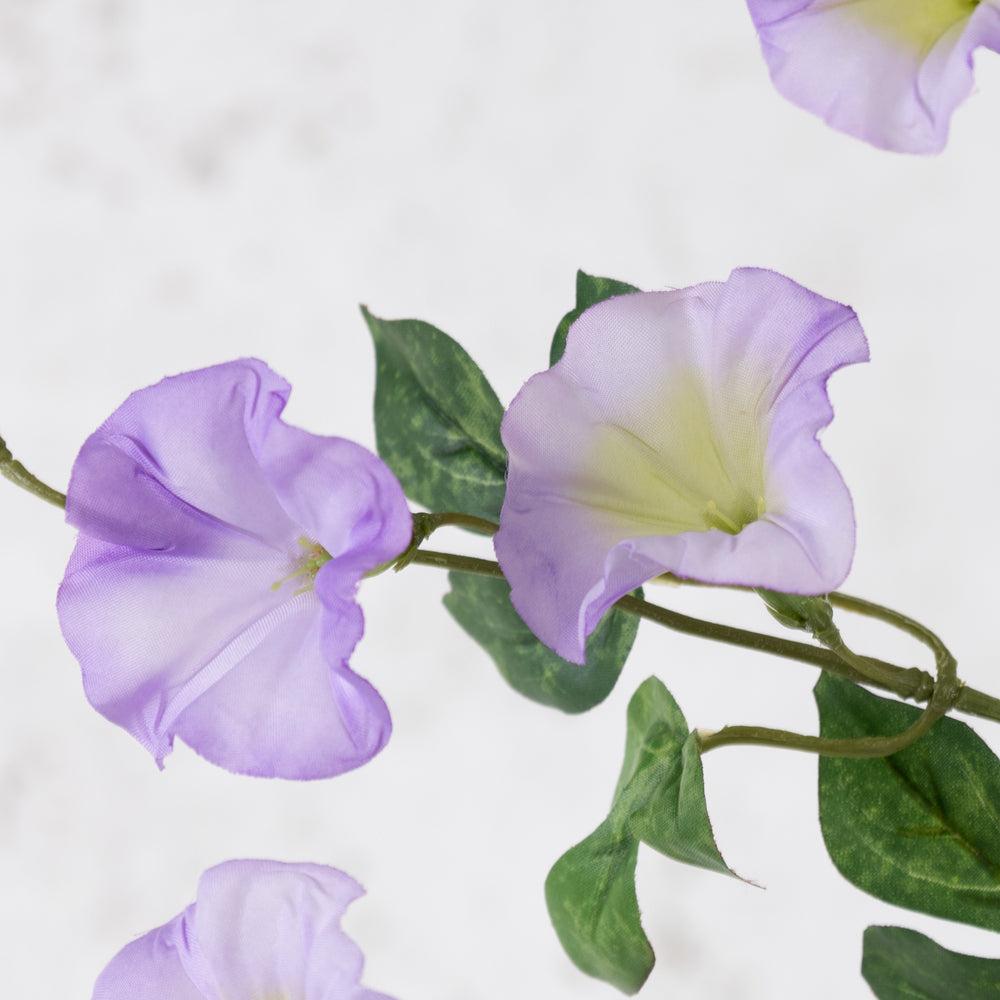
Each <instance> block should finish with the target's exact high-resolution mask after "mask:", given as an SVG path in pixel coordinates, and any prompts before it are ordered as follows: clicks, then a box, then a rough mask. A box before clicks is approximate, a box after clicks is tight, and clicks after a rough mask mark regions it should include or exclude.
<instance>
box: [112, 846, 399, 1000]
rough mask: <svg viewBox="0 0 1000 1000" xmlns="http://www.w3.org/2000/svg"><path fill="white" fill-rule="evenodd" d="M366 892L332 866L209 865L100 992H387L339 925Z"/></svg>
mask: <svg viewBox="0 0 1000 1000" xmlns="http://www.w3.org/2000/svg"><path fill="white" fill-rule="evenodd" d="M363 894H364V890H363V889H362V888H361V886H359V885H358V883H357V882H355V881H354V879H352V878H351V877H350V876H349V875H345V874H344V873H343V872H340V871H337V870H336V869H335V868H327V867H326V866H324V865H310V864H282V863H281V862H278V861H227V862H226V863H225V864H221V865H217V866H216V867H215V868H209V870H208V871H207V872H205V873H204V874H203V875H202V876H201V879H200V880H199V882H198V898H197V900H196V901H195V902H194V903H192V904H191V905H190V906H189V907H188V908H187V909H186V910H185V911H184V912H183V913H180V914H178V915H177V916H176V917H174V919H173V920H171V921H170V922H169V923H166V924H164V925H163V926H162V927H157V928H156V930H153V931H150V932H149V933H148V934H145V935H143V936H142V937H141V938H138V939H137V940H135V941H133V942H132V943H131V944H128V945H126V946H125V947H124V948H123V949H122V950H121V951H120V952H118V954H117V955H116V956H115V957H114V958H113V959H112V960H111V962H110V964H109V965H108V966H107V968H106V969H105V970H104V971H103V972H102V973H101V975H100V976H99V977H98V980H97V983H96V984H95V986H94V995H93V1000H389V998H388V997H386V996H384V995H383V994H381V993H373V992H372V991H371V990H367V989H365V988H364V987H363V986H361V985H360V979H361V972H362V969H363V966H364V958H363V956H362V954H361V952H360V950H359V949H358V947H357V945H355V944H354V942H353V941H351V939H350V938H349V937H348V936H347V935H346V934H345V933H344V932H343V931H342V930H341V929H340V919H341V917H342V916H343V915H344V911H345V910H346V909H347V907H348V906H349V905H350V904H351V903H352V902H353V901H354V900H355V899H357V898H358V897H359V896H361V895H363Z"/></svg>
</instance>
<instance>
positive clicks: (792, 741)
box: [698, 700, 948, 758]
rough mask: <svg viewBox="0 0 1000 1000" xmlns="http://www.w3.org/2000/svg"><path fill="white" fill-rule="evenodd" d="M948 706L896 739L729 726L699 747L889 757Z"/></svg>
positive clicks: (931, 709)
mask: <svg viewBox="0 0 1000 1000" xmlns="http://www.w3.org/2000/svg"><path fill="white" fill-rule="evenodd" d="M947 711H948V709H947V708H946V707H945V706H944V705H939V704H936V703H935V702H934V701H933V700H932V701H931V703H930V704H929V705H928V706H927V707H926V708H925V709H924V710H923V712H921V713H920V717H919V718H918V719H917V721H916V722H914V723H913V725H912V726H910V727H909V728H908V729H905V730H903V732H901V733H899V734H898V735H896V736H862V737H858V738H855V739H845V740H833V739H826V738H825V737H822V736H803V735H801V734H800V733H790V732H788V731H787V730H785V729H768V728H767V727H766V726H726V727H725V728H724V729H720V730H719V731H718V732H715V733H702V732H699V733H698V745H699V747H700V748H701V752H702V753H703V754H705V753H708V751H709V750H714V749H716V747H724V746H735V745H737V744H743V745H746V746H766V747H782V748H783V749H786V750H803V751H805V752H807V753H818V754H821V755H822V756H823V757H857V758H865V757H888V756H889V755H890V754H894V753H899V751H900V750H905V749H906V748H907V747H908V746H909V745H910V744H911V743H914V742H916V741H917V740H919V739H920V737H921V736H923V735H924V734H925V733H926V732H927V730H929V729H930V728H931V726H933V725H934V723H935V722H937V720H938V719H940V718H941V716H942V715H945V714H946V713H947Z"/></svg>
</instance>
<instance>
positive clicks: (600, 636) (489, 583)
mask: <svg viewBox="0 0 1000 1000" xmlns="http://www.w3.org/2000/svg"><path fill="white" fill-rule="evenodd" d="M448 580H449V582H450V584H451V590H450V592H449V593H448V594H446V595H445V598H444V604H445V607H446V608H447V609H448V610H449V611H450V612H451V615H452V617H453V618H454V619H455V621H457V622H458V624H459V625H461V626H462V628H463V629H465V631H466V632H468V634H469V635H470V636H471V637H472V638H473V639H475V640H476V642H478V643H479V644H480V645H481V646H482V647H483V648H484V649H485V650H486V652H487V653H489V654H490V656H491V657H492V658H493V662H494V663H495V664H496V665H497V669H498V670H499V671H500V673H501V674H502V675H503V677H504V679H505V680H506V681H507V683H508V684H510V686H511V687H513V688H514V689H515V690H517V691H519V692H520V693H521V694H523V695H525V696H526V697H528V698H531V699H532V700H533V701H537V702H541V704H543V705H552V706H553V707H555V708H559V709H562V710H563V711H564V712H586V711H587V710H588V709H591V708H593V707H594V706H595V705H597V704H599V703H600V702H602V701H603V700H604V699H605V698H606V697H607V696H608V694H609V693H610V691H611V689H612V688H613V687H614V686H615V682H616V681H617V680H618V675H619V674H620V673H621V670H622V667H623V666H624V665H625V660H626V659H627V657H628V654H629V651H630V650H631V649H632V643H633V641H634V640H635V635H636V632H637V631H638V628H639V619H638V618H637V617H636V616H635V615H630V614H628V613H626V612H624V611H619V610H618V609H617V608H612V609H611V611H609V612H608V613H607V614H606V615H605V616H604V618H603V619H602V620H601V623H600V624H599V625H598V626H597V628H596V629H595V630H594V632H593V633H592V635H591V636H590V638H589V639H588V640H587V662H586V664H585V665H584V666H579V665H578V664H576V663H569V662H567V661H566V660H564V659H563V658H562V657H561V656H558V655H556V654H555V653H553V652H552V650H551V649H549V648H548V647H547V646H544V645H542V643H540V642H539V641H538V640H537V639H536V638H535V636H534V634H533V633H532V631H531V629H529V628H528V626H527V625H525V624H524V622H523V621H522V620H521V616H520V615H519V614H518V613H517V611H515V610H514V606H513V605H512V604H511V603H510V587H509V586H508V585H507V582H506V581H505V580H499V579H493V578H491V577H483V576H472V575H471V574H468V573H449V575H448Z"/></svg>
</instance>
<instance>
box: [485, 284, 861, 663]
mask: <svg viewBox="0 0 1000 1000" xmlns="http://www.w3.org/2000/svg"><path fill="white" fill-rule="evenodd" d="M867 359H868V346H867V342H866V341H865V337H864V334H863V333H862V330H861V326H860V324H859V323H858V320H857V317H856V316H855V314H854V312H853V310H851V309H849V308H848V307H847V306H843V305H839V304H838V303H836V302H831V301H830V300H829V299H825V298H823V297H822V296H819V295H816V294H815V293H813V292H810V291H809V290H808V289H805V288H803V287H802V286H801V285H797V284H796V283H795V282H794V281H791V280H790V279H788V278H785V277H783V276H782V275H780V274H775V273H774V272H772V271H762V270H754V269H741V270H737V271H734V272H733V273H732V274H731V275H730V276H729V279H728V280H727V281H725V282H708V283H706V284H703V285H695V286H693V287H691V288H683V289H680V290H678V291H670V292H637V293H635V294H631V295H622V296H619V297H617V298H612V299H608V300H606V301H604V302H601V303H599V304H597V305H595V306H592V307H591V308H590V309H588V310H587V311H586V312H585V313H583V315H582V316H580V318H579V319H577V320H576V322H575V323H574V324H573V325H572V326H571V327H570V330H569V338H568V341H567V344H566V352H565V354H564V355H563V357H562V359H561V360H560V361H558V362H557V363H556V364H555V365H553V367H552V368H550V369H549V370H548V371H545V372H541V373H540V374H538V375H535V376H533V377H532V378H531V379H530V380H529V381H528V382H527V384H526V385H525V386H524V387H523V388H522V389H521V391H520V392H519V393H518V395H517V397H516V398H515V399H514V401H513V402H512V403H511V405H510V408H509V409H508V410H507V412H506V414H505V415H504V418H503V425H502V432H501V433H502V437H503V442H504V444H505V445H506V446H507V450H508V452H509V455H510V464H509V469H508V474H507V492H506V495H505V498H504V502H503V508H502V510H501V512H500V530H499V532H498V533H497V535H496V539H495V545H496V552H497V558H498V559H499V561H500V565H501V566H502V567H503V571H504V573H505V574H506V576H507V579H508V581H509V582H510V584H511V587H512V594H511V599H512V600H513V603H514V606H515V607H516V608H517V610H518V612H519V613H520V615H521V617H522V618H523V619H524V620H525V622H526V623H527V624H528V626H529V627H530V628H531V629H532V630H533V631H534V632H535V634H536V635H537V636H538V637H539V638H540V639H541V640H542V641H543V642H544V643H546V644H547V645H549V646H551V647H552V648H553V649H554V650H555V651H556V652H557V653H559V655H560V656H562V657H564V658H565V659H567V660H571V661H573V662H576V663H582V662H583V660H584V644H585V640H586V638H587V636H588V635H589V634H590V633H591V632H592V631H593V630H594V628H595V627H596V626H597V623H598V622H599V621H600V618H601V616H602V615H603V614H604V613H605V611H607V610H608V608H609V607H610V606H611V605H612V604H613V603H614V602H615V601H617V600H618V599H619V598H620V597H622V596H623V595H625V594H627V593H628V592H629V591H631V590H633V589H634V588H635V587H637V586H639V585H640V584H642V583H644V582H645V581H647V580H649V579H651V578H653V577H655V576H658V575H660V574H661V573H664V572H670V573H673V574H675V575H677V576H680V577H687V578H690V579H695V580H703V581H707V582H710V583H717V584H739V585H744V586H753V587H767V588H770V589H772V590H779V591H783V592H788V593H797V594H820V593H826V592H827V591H829V590H832V589H833V588H835V587H836V586H837V585H838V584H839V583H840V582H841V581H842V580H843V579H844V577H845V576H846V575H847V572H848V569H849V568H850V564H851V559H852V557H853V553H854V513H853V508H852V504H851V498H850V494H849V493H848V492H847V487H846V486H845V485H844V482H843V480H842V479H841V477H840V474H839V473H838V472H837V469H836V468H835V467H834V465H833V463H832V462H831V461H830V459H829V458H828V457H827V455H826V453H825V452H824V451H823V449H822V448H821V446H820V444H819V442H818V441H817V439H816V435H817V433H818V431H819V430H820V429H821V428H823V427H825V426H826V425H827V424H828V423H829V422H830V420H831V419H832V417H833V410H832V409H831V407H830V400H829V397H828V396H827V393H826V382H827V379H828V378H829V377H830V375H831V374H832V373H833V372H834V371H836V370H837V369H838V368H840V367H842V366H843V365H847V364H851V363H853V362H858V361H866V360H867Z"/></svg>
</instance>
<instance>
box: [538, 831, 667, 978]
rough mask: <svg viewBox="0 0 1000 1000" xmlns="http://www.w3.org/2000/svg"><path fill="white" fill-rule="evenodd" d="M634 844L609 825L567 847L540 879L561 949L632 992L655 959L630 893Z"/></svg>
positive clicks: (587, 969)
mask: <svg viewBox="0 0 1000 1000" xmlns="http://www.w3.org/2000/svg"><path fill="white" fill-rule="evenodd" d="M638 853H639V844H638V843H637V842H636V841H635V840H633V839H632V838H631V837H629V836H628V835H626V834H622V833H621V832H618V833H615V832H614V831H613V830H612V829H611V827H610V824H607V823H604V824H602V825H601V826H599V827H598V828H597V829H596V830H595V831H594V832H593V833H592V834H591V835H590V836H589V837H587V839H586V840H584V841H582V842H581V843H579V844H577V845H576V847H572V848H570V850H568V851H567V852H566V853H565V854H564V855H563V856H562V857H561V858H560V859H559V860H558V861H557V862H556V863H555V864H554V865H553V866H552V870H551V871H550V872H549V877H548V878H547V879H546V880H545V900H546V903H547V904H548V907H549V915H550V917H551V918H552V925H553V927H555V930H556V934H558V936H559V940H560V942H561V943H562V946H563V948H565V949H566V953H567V954H568V955H569V957H570V958H571V959H572V960H573V962H574V963H575V964H576V965H577V966H578V967H579V968H580V969H582V970H583V971H584V972H586V973H587V974H588V975H591V976H596V977H597V978H598V979H603V980H604V981H605V982H607V983H611V985H612V986H616V987H617V988H618V989H620V990H621V991H622V992H623V993H629V994H631V993H637V992H638V991H639V989H640V987H641V986H642V984H643V983H644V982H645V981H646V978H647V977H648V976H649V974H650V972H651V971H652V969H653V964H654V963H655V961H656V957H655V956H654V955H653V949H652V947H650V944H649V941H648V939H647V938H646V935H645V933H644V932H643V929H642V922H641V920H640V918H639V902H638V900H637V899H636V896H635V862H636V858H637V856H638Z"/></svg>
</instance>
